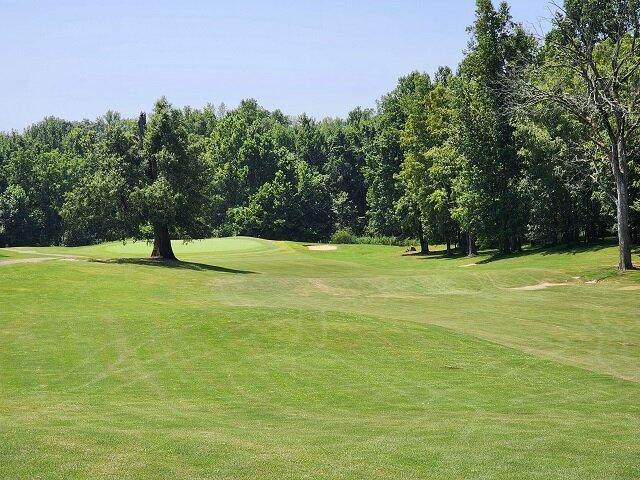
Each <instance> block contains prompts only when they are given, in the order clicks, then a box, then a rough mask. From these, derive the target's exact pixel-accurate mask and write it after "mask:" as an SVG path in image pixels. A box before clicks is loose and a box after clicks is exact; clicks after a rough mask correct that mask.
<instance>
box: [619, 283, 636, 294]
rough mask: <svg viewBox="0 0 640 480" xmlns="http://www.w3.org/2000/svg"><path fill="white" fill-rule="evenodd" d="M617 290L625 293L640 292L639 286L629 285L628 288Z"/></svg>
mask: <svg viewBox="0 0 640 480" xmlns="http://www.w3.org/2000/svg"><path fill="white" fill-rule="evenodd" d="M618 290H622V291H625V292H631V291H634V290H640V285H629V286H628V287H622V288H619V289H618Z"/></svg>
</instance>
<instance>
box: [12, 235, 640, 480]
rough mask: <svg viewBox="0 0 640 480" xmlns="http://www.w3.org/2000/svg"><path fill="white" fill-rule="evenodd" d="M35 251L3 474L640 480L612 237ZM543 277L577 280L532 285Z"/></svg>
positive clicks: (635, 367)
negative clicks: (598, 240) (419, 248)
mask: <svg viewBox="0 0 640 480" xmlns="http://www.w3.org/2000/svg"><path fill="white" fill-rule="evenodd" d="M21 250H22V251H21V252H17V251H15V250H6V249H0V478H216V479H217V478H246V479H254V478H265V479H266V478H269V479H271V478H274V479H279V478H296V479H297V478H336V479H337V478H344V479H374V478H379V479H389V478H400V479H405V478H406V479H414V478H415V479H424V478H434V479H460V478H473V479H494V478H500V479H503V478H513V479H556V478H557V479H576V480H577V479H580V480H584V479H636V478H639V477H640V441H639V440H638V439H639V438H640V384H639V382H640V302H639V299H640V274H639V273H637V272H631V273H629V274H626V275H624V276H620V275H617V274H616V273H615V271H614V268H613V265H615V263H616V251H615V248H613V247H609V246H606V247H601V248H592V249H588V250H585V251H574V252H534V253H530V254H526V255H522V256H518V257H514V258H507V259H500V260H496V261H492V260H493V259H492V258H491V257H488V256H486V255H485V256H480V257H477V258H475V259H468V258H464V257H456V258H453V259H448V258H443V257H442V255H440V254H434V255H430V256H412V257H402V256H401V253H402V250H403V249H402V248H399V247H382V246H365V245H361V246H339V247H338V249H337V250H336V251H326V252H321V251H309V250H308V249H307V247H306V246H305V244H300V243H291V242H270V241H264V240H257V239H249V238H236V239H219V240H207V241H202V242H193V243H190V244H187V245H182V244H181V243H176V244H175V251H176V253H177V255H178V256H179V257H180V259H181V260H183V261H184V262H182V263H168V264H167V263H165V264H163V263H157V262H148V261H146V260H141V259H138V258H137V257H144V256H145V255H147V254H148V252H149V250H150V247H149V246H148V245H146V244H145V243H127V244H126V245H123V244H121V243H111V244H104V245H98V246H93V247H80V248H53V247H52V248H27V247H25V248H23V249H21ZM55 255H76V256H78V257H77V258H74V259H69V258H63V257H56V256H55ZM43 256H45V257H46V256H53V257H54V258H50V259H48V260H46V261H41V262H39V263H13V264H7V265H4V266H3V265H2V263H3V262H5V261H7V260H10V259H17V258H21V259H25V258H36V257H43ZM635 260H636V261H638V260H639V259H638V256H637V255H636V256H635ZM470 264H475V265H470ZM577 277H578V278H577ZM594 280H596V281H597V282H595V283H594ZM542 282H548V283H556V284H566V285H557V286H551V287H548V288H544V289H542V288H541V289H539V290H533V289H527V290H518V289H516V288H519V287H532V286H536V285H539V284H540V283H542Z"/></svg>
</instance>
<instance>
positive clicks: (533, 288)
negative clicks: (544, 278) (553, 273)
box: [509, 282, 569, 292]
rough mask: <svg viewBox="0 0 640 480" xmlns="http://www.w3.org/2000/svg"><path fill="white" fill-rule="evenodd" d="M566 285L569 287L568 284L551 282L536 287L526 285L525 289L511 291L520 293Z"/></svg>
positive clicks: (519, 288) (518, 288)
mask: <svg viewBox="0 0 640 480" xmlns="http://www.w3.org/2000/svg"><path fill="white" fill-rule="evenodd" d="M564 285H569V284H568V283H549V282H542V283H538V284H536V285H526V286H524V287H516V288H510V289H509V290H520V291H527V292H530V291H534V290H544V289H545V288H549V287H562V286H564Z"/></svg>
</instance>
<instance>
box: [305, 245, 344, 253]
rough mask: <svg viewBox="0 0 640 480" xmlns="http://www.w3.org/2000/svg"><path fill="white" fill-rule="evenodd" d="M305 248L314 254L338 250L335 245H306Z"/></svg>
mask: <svg viewBox="0 0 640 480" xmlns="http://www.w3.org/2000/svg"><path fill="white" fill-rule="evenodd" d="M307 248H308V249H309V250H313V251H314V252H330V251H332V250H337V249H338V247H337V246H335V245H307Z"/></svg>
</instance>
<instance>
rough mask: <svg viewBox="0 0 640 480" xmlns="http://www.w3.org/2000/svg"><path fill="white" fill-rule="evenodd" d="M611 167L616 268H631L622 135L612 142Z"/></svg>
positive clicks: (627, 182) (625, 163) (626, 176)
mask: <svg viewBox="0 0 640 480" xmlns="http://www.w3.org/2000/svg"><path fill="white" fill-rule="evenodd" d="M611 168H612V169H613V177H614V179H615V181H616V191H617V198H616V213H617V220H618V246H619V247H620V248H619V262H618V270H620V271H621V272H624V271H626V270H632V269H633V268H634V267H633V262H632V260H631V235H630V233H629V190H628V189H629V180H628V175H627V157H626V151H625V145H624V137H621V138H620V139H618V141H617V142H615V143H614V145H613V148H612V155H611Z"/></svg>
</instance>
